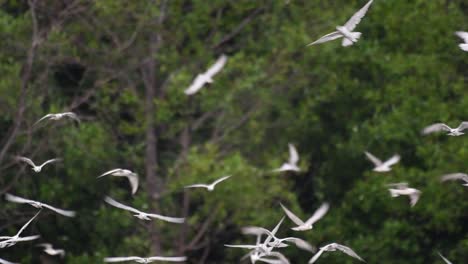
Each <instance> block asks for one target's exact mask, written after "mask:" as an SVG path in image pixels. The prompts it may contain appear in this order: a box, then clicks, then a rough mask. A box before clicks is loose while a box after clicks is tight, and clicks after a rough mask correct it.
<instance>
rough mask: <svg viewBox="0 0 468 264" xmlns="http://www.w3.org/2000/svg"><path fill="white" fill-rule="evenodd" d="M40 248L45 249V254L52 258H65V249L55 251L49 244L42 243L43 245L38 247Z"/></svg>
mask: <svg viewBox="0 0 468 264" xmlns="http://www.w3.org/2000/svg"><path fill="white" fill-rule="evenodd" d="M36 246H38V247H43V248H44V252H45V253H47V254H49V255H51V256H57V255H58V256H60V257H62V258H63V257H65V250H63V249H54V247H53V246H52V244H48V243H42V244H38V245H36Z"/></svg>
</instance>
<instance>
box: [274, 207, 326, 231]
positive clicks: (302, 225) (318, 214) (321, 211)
mask: <svg viewBox="0 0 468 264" xmlns="http://www.w3.org/2000/svg"><path fill="white" fill-rule="evenodd" d="M280 205H281V207H282V208H283V210H284V212H285V213H286V215H287V216H288V217H289V219H291V220H292V221H293V222H294V223H295V224H296V225H297V227H293V228H291V229H292V230H294V231H305V230H310V229H312V227H313V226H312V225H313V224H314V223H315V222H317V221H318V220H320V219H322V217H323V216H325V214H326V213H327V212H328V209H329V208H330V206H329V204H328V203H323V204H322V205H321V206H320V207H319V208H318V209H317V210H316V211H315V213H314V214H313V215H312V216H311V217H310V218H309V219H307V221H305V222H304V221H302V220H301V219H299V217H297V216H296V215H295V214H293V213H292V212H291V211H289V210H288V208H286V207H285V206H284V205H283V204H281V203H280Z"/></svg>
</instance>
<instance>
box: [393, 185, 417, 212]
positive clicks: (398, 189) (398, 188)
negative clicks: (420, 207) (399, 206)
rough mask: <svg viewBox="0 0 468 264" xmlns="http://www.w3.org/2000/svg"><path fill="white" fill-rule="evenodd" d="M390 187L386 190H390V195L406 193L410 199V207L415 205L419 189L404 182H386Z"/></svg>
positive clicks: (396, 195)
mask: <svg viewBox="0 0 468 264" xmlns="http://www.w3.org/2000/svg"><path fill="white" fill-rule="evenodd" d="M388 186H390V187H394V188H389V189H388V191H389V192H390V196H392V197H398V196H401V195H406V196H408V198H409V199H410V205H411V207H413V206H415V205H416V203H417V202H418V200H419V197H420V196H421V191H420V190H417V189H415V188H410V187H409V186H408V184H407V183H406V182H401V183H391V184H388Z"/></svg>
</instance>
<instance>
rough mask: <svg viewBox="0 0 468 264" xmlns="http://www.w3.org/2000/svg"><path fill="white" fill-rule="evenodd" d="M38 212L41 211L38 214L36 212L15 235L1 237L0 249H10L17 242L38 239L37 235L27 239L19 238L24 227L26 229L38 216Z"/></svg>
mask: <svg viewBox="0 0 468 264" xmlns="http://www.w3.org/2000/svg"><path fill="white" fill-rule="evenodd" d="M40 212H41V210H39V212H37V213H36V214H35V215H34V216H33V217H32V218H31V219H30V220H29V221H28V222H26V224H24V225H23V226H22V227H21V229H20V230H19V231H18V233H16V234H15V235H14V236H1V237H0V240H3V241H0V248H4V247H11V246H13V245H15V244H16V243H17V242H22V241H30V240H34V239H38V238H39V237H40V236H39V235H34V236H27V237H20V235H21V233H22V232H23V231H24V229H26V227H28V226H29V224H30V223H31V222H32V221H33V220H34V219H35V218H36V217H37V216H38V215H39V213H40Z"/></svg>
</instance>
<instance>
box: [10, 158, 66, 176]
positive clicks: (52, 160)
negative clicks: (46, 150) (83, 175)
mask: <svg viewBox="0 0 468 264" xmlns="http://www.w3.org/2000/svg"><path fill="white" fill-rule="evenodd" d="M16 159H17V160H20V161H24V162H26V163H27V164H29V165H31V166H32V170H33V171H35V172H40V171H41V170H42V167H44V166H45V165H46V164H49V163H53V162H57V161H61V160H62V159H59V158H55V159H50V160H48V161H46V162H44V163H42V164H41V165H40V166H36V164H34V162H33V161H32V160H31V159H28V158H26V157H20V156H18V157H16Z"/></svg>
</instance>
